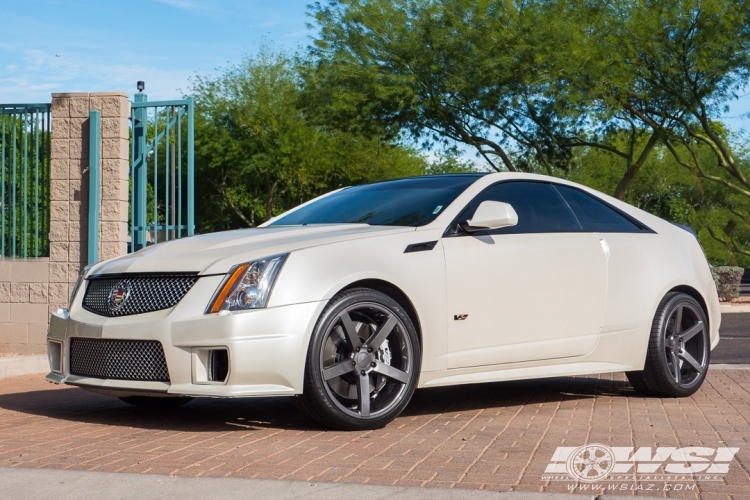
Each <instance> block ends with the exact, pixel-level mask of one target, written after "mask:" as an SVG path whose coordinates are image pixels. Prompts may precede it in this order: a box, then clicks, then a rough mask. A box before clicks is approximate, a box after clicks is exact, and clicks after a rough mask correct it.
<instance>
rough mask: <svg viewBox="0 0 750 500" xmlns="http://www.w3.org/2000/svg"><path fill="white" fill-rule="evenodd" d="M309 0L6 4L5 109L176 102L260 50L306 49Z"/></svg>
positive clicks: (2, 39) (1, 48)
mask: <svg viewBox="0 0 750 500" xmlns="http://www.w3.org/2000/svg"><path fill="white" fill-rule="evenodd" d="M308 3H309V2H307V1H305V0H272V1H258V0H246V1H241V0H128V1H115V0H85V1H84V0H23V1H22V0H15V1H3V2H0V19H2V23H0V102H2V103H20V102H49V100H50V93H52V92H75V91H88V92H94V91H109V90H121V91H126V92H128V93H131V94H132V93H134V92H136V89H135V86H136V81H138V80H144V81H145V82H146V93H147V94H148V95H149V99H150V100H156V99H171V98H176V97H179V96H180V95H181V93H180V91H181V90H182V91H186V90H187V89H188V88H189V78H190V77H191V76H193V75H195V74H196V73H198V74H201V75H207V74H212V73H214V72H215V71H216V69H217V68H220V67H226V66H228V65H230V64H235V63H237V62H238V61H239V60H240V59H241V57H242V56H243V54H247V53H250V52H253V51H254V50H256V49H257V47H258V45H259V44H261V43H263V41H264V40H266V41H269V42H271V43H273V44H274V45H275V46H276V47H284V48H288V49H294V48H296V47H298V46H306V45H307V44H308V42H309V39H308V37H309V35H310V33H311V32H310V31H309V30H308V29H306V27H305V24H306V23H307V21H308V18H307V16H306V5H307V4H308Z"/></svg>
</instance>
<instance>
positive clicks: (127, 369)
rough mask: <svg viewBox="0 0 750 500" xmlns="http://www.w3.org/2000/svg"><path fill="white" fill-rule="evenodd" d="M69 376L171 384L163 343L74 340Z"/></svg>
mask: <svg viewBox="0 0 750 500" xmlns="http://www.w3.org/2000/svg"><path fill="white" fill-rule="evenodd" d="M70 373H71V374H72V375H79V376H82V377H93V378H105V379H114V380H137V381H142V382H169V371H168V370H167V361H166V359H165V358H164V349H163V348H162V346H161V343H160V342H156V341H153V340H108V339H86V338H72V339H71V340H70Z"/></svg>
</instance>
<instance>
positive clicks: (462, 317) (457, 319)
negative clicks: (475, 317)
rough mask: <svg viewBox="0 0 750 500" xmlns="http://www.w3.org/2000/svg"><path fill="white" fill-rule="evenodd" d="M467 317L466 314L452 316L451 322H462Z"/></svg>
mask: <svg viewBox="0 0 750 500" xmlns="http://www.w3.org/2000/svg"><path fill="white" fill-rule="evenodd" d="M468 317H469V315H468V314H454V315H453V321H463V320H465V319H466V318H468Z"/></svg>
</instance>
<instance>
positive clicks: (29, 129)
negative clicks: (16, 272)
mask: <svg viewBox="0 0 750 500" xmlns="http://www.w3.org/2000/svg"><path fill="white" fill-rule="evenodd" d="M0 143H1V144H0V257H12V258H29V257H46V256H48V255H49V208H50V201H49V200H50V182H49V176H50V161H49V159H50V104H0Z"/></svg>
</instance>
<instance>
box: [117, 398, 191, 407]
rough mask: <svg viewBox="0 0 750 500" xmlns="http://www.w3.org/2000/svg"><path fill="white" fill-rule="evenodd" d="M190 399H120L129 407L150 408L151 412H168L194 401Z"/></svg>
mask: <svg viewBox="0 0 750 500" xmlns="http://www.w3.org/2000/svg"><path fill="white" fill-rule="evenodd" d="M192 399H193V398H188V397H159V396H127V397H124V398H120V400H121V401H124V402H125V403H128V404H129V405H133V406H138V407H139V408H148V409H151V410H168V409H171V408H177V407H178V406H182V405H184V404H185V403H188V402H190V401H192Z"/></svg>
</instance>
